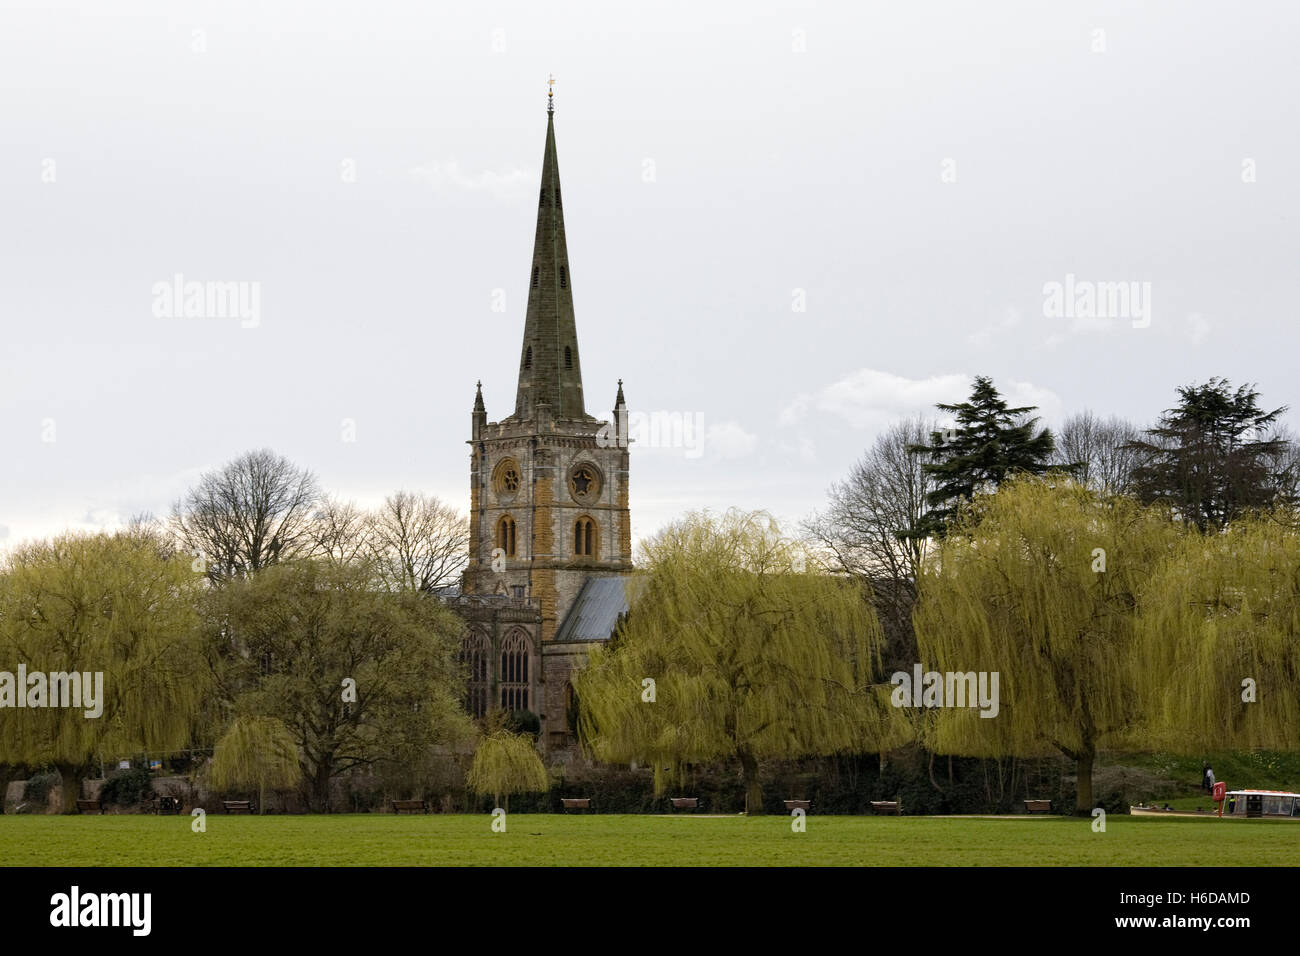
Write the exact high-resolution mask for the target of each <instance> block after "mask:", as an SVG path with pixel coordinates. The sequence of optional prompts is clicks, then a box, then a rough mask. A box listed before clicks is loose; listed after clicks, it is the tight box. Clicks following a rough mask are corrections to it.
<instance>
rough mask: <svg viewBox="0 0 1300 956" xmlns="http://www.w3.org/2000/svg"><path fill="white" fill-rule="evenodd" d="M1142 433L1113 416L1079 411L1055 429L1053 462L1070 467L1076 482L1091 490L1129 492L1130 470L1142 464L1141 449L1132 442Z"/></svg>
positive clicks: (1137, 428)
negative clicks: (1100, 415)
mask: <svg viewBox="0 0 1300 956" xmlns="http://www.w3.org/2000/svg"><path fill="white" fill-rule="evenodd" d="M1143 434H1144V433H1143V431H1142V429H1141V428H1139V427H1138V426H1136V425H1134V424H1133V423H1132V422H1129V421H1126V420H1124V419H1122V418H1119V417H1117V416H1115V415H1112V416H1110V417H1109V418H1101V417H1099V416H1098V415H1096V414H1094V413H1093V412H1091V411H1082V412H1079V413H1077V414H1074V415H1071V416H1070V417H1069V418H1067V419H1066V420H1065V423H1064V424H1063V425H1062V426H1061V428H1060V430H1059V431H1058V432H1057V434H1056V451H1055V452H1054V453H1053V455H1052V464H1053V465H1056V466H1058V467H1067V468H1072V470H1073V474H1074V477H1075V478H1076V479H1077V480H1078V481H1079V483H1080V484H1082V485H1084V486H1085V487H1088V488H1091V489H1093V490H1094V491H1099V492H1102V493H1103V494H1113V495H1125V494H1132V493H1133V491H1134V487H1135V485H1134V478H1133V472H1134V469H1135V468H1137V467H1138V466H1139V465H1140V464H1141V463H1142V455H1141V452H1139V451H1137V450H1136V449H1135V448H1133V447H1132V445H1133V443H1134V442H1136V441H1138V440H1139V439H1141V438H1142V437H1143Z"/></svg>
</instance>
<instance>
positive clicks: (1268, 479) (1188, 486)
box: [1130, 378, 1294, 532]
mask: <svg viewBox="0 0 1300 956" xmlns="http://www.w3.org/2000/svg"><path fill="white" fill-rule="evenodd" d="M1178 395H1179V402H1178V405H1177V406H1175V407H1174V408H1170V409H1167V410H1166V411H1165V412H1164V414H1163V415H1162V416H1161V418H1160V421H1159V422H1158V423H1157V424H1156V426H1155V427H1154V428H1151V429H1149V430H1148V431H1147V435H1148V436H1149V437H1148V438H1147V439H1144V440H1139V441H1134V442H1133V443H1132V445H1131V446H1130V447H1132V448H1133V449H1135V450H1136V451H1137V452H1139V454H1140V455H1141V456H1142V463H1141V464H1140V465H1139V466H1138V467H1137V469H1136V470H1135V472H1134V480H1135V484H1136V489H1137V494H1138V496H1139V497H1140V498H1141V499H1142V500H1143V501H1146V502H1155V503H1160V504H1164V505H1167V506H1169V507H1170V508H1172V509H1173V510H1174V512H1175V513H1176V514H1178V515H1179V516H1180V517H1181V518H1182V519H1183V520H1184V521H1186V522H1187V523H1188V524H1191V525H1195V526H1196V528H1197V529H1199V530H1200V531H1202V532H1207V531H1216V530H1219V529H1221V528H1223V527H1226V526H1227V525H1228V523H1230V522H1231V521H1232V520H1233V519H1234V518H1236V517H1238V516H1239V515H1241V514H1243V513H1245V512H1247V511H1250V510H1254V509H1261V508H1268V507H1270V506H1272V505H1274V504H1276V503H1279V502H1278V498H1279V490H1280V489H1282V488H1287V487H1292V486H1293V485H1294V478H1293V477H1292V476H1287V475H1279V474H1277V473H1276V472H1275V471H1274V468H1275V467H1276V465H1277V463H1278V462H1279V461H1280V460H1281V459H1280V456H1281V455H1282V453H1283V452H1284V450H1285V449H1286V446H1287V444H1288V442H1287V441H1286V439H1285V438H1283V437H1281V436H1280V435H1278V434H1277V433H1276V426H1277V421H1278V418H1279V417H1280V416H1281V414H1282V413H1283V412H1284V411H1286V407H1285V406H1282V407H1280V408H1275V409H1273V410H1272V411H1270V412H1266V411H1263V410H1262V409H1261V408H1260V407H1259V392H1258V391H1256V390H1255V389H1254V388H1253V387H1252V386H1249V385H1241V386H1238V387H1237V388H1236V389H1233V388H1232V387H1231V385H1230V384H1229V383H1228V381H1227V380H1226V379H1223V378H1212V379H1210V380H1209V381H1208V382H1207V383H1206V384H1204V385H1187V386H1184V387H1182V388H1180V389H1178ZM1284 467H1288V468H1290V467H1294V465H1293V463H1291V462H1287V463H1286V465H1285V466H1284Z"/></svg>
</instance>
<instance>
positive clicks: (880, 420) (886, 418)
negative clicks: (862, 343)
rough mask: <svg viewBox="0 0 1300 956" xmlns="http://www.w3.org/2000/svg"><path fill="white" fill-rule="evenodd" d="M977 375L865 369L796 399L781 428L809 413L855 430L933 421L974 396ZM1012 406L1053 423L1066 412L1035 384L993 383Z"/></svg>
mask: <svg viewBox="0 0 1300 956" xmlns="http://www.w3.org/2000/svg"><path fill="white" fill-rule="evenodd" d="M973 378H974V376H971V375H967V374H965V373H961V372H958V373H953V374H951V375H934V376H931V377H929V378H919V379H912V378H905V377H904V376H902V375H894V374H893V373H891V372H882V371H880V370H878V369H870V368H864V369H859V370H858V371H856V372H853V373H851V374H849V375H847V376H845V377H844V378H842V379H840V380H839V381H838V382H832V383H831V384H830V385H827V386H826V387H825V388H822V389H819V390H818V391H816V392H812V393H804V394H802V395H799V396H797V397H796V398H795V400H794V401H793V402H791V403H790V404H789V405H788V406H787V407H786V408H785V409H784V410H783V411H782V412H781V418H780V421H781V424H783V425H795V424H799V423H800V422H802V421H804V419H806V418H807V416H808V413H809V412H818V413H821V414H824V415H833V416H836V417H838V418H841V419H843V420H844V421H846V422H848V423H849V424H850V425H852V426H854V427H855V428H871V429H875V428H880V427H881V426H883V425H885V424H888V423H889V422H891V421H895V420H897V419H900V418H906V417H909V416H912V415H916V414H922V415H929V416H933V415H935V414H936V409H935V407H934V406H935V405H936V404H938V403H940V402H943V403H945V404H954V403H957V402H961V401H964V400H965V399H966V398H967V396H969V395H970V387H971V382H972V380H973ZM994 384H995V385H996V386H997V387H998V390H999V391H1000V392H1001V393H1002V397H1003V398H1004V399H1006V401H1007V404H1009V405H1012V406H1019V405H1036V406H1038V407H1039V409H1040V410H1041V413H1042V414H1043V415H1044V416H1045V417H1048V418H1051V417H1053V416H1055V415H1056V414H1057V413H1059V411H1060V409H1061V400H1060V398H1059V397H1058V396H1057V395H1056V394H1055V393H1054V392H1052V391H1050V390H1048V389H1045V388H1042V387H1040V386H1037V385H1034V384H1033V383H1032V382H1018V381H1015V380H1010V381H1006V382H996V381H995V382H994Z"/></svg>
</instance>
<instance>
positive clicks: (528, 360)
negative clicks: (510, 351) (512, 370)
mask: <svg viewBox="0 0 1300 956" xmlns="http://www.w3.org/2000/svg"><path fill="white" fill-rule="evenodd" d="M532 367H533V347H532V346H531V345H530V346H528V348H526V349H524V368H532Z"/></svg>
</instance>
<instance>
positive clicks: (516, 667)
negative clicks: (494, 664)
mask: <svg viewBox="0 0 1300 956" xmlns="http://www.w3.org/2000/svg"><path fill="white" fill-rule="evenodd" d="M500 676H501V709H502V710H505V711H513V710H527V709H528V638H527V637H526V636H525V635H524V634H523V632H522V631H511V632H510V633H509V634H507V635H506V639H505V640H504V641H502V642H501V675H500Z"/></svg>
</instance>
